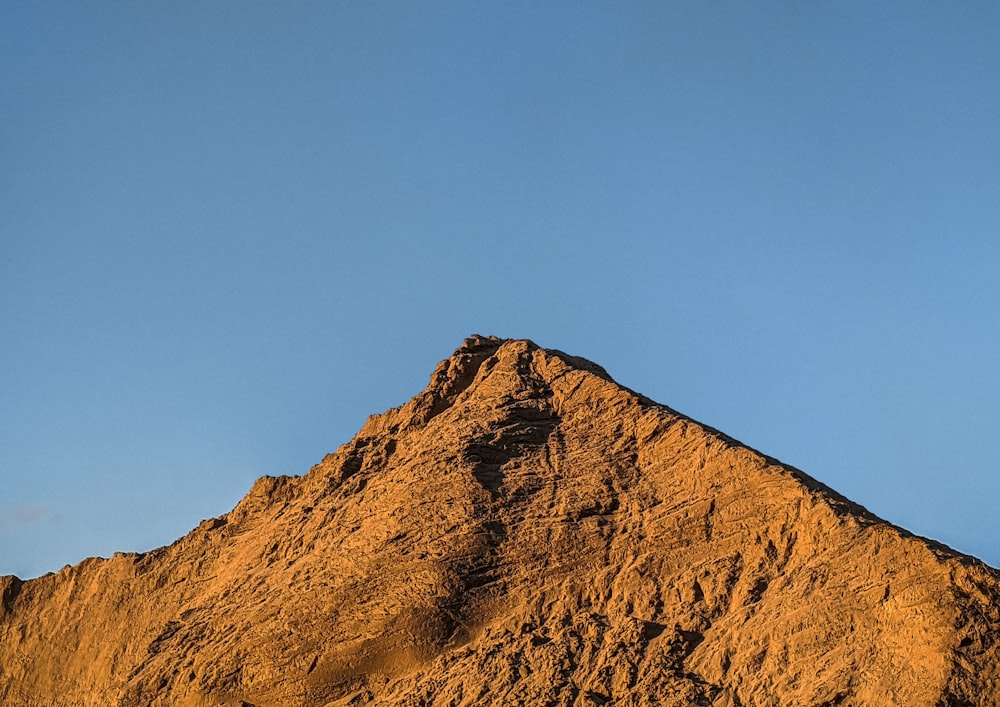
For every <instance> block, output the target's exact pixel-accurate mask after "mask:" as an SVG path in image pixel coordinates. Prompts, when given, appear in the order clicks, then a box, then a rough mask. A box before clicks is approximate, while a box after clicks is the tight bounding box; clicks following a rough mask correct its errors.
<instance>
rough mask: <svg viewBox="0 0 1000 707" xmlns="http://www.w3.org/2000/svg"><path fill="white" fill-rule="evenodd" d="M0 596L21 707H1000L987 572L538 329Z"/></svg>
mask: <svg viewBox="0 0 1000 707" xmlns="http://www.w3.org/2000/svg"><path fill="white" fill-rule="evenodd" d="M0 593H2V603H0V704H3V705H10V706H12V707H15V706H16V707H35V706H39V707H40V706H42V705H44V706H46V707H51V706H59V705H66V706H69V705H74V706H76V705H83V706H87V707H90V706H93V707H98V706H100V707H106V706H108V705H117V706H118V707H131V706H135V707H138V706H146V705H187V706H190V707H195V706H202V705H205V706H207V705H220V704H227V705H243V706H244V707H245V706H246V705H254V706H258V707H268V706H272V705H273V706H279V705H280V706H313V705H315V706H327V707H332V706H334V705H337V706H345V707H346V706H352V707H353V706H358V705H367V704H379V705H442V706H444V705H450V706H456V707H457V706H459V705H468V706H472V705H558V706H563V705H565V706H566V707H570V706H582V705H669V706H672V705H676V706H681V705H684V706H687V705H714V706H715V707H772V706H779V705H781V706H786V705H787V706H795V707H834V706H836V705H844V706H847V705H852V706H860V705H871V706H875V705H878V706H880V707H882V706H887V705H898V706H900V707H924V706H926V707H958V706H973V705H974V706H977V707H989V706H995V705H1000V648H998V640H1000V638H998V637H1000V573H998V572H997V571H996V570H993V569H991V568H989V567H987V566H985V565H984V564H982V563H981V562H979V561H978V560H975V559H973V558H971V557H967V556H963V555H961V554H959V553H956V552H954V551H952V550H950V549H948V548H946V547H944V546H942V545H939V544H937V543H934V542H931V541H928V540H925V539H922V538H919V537H915V536H913V535H911V534H910V533H908V532H906V531H904V530H902V529H900V528H897V527H895V526H893V525H890V524H889V523H886V522H884V521H882V520H880V519H878V518H876V517H874V516H873V515H871V514H870V513H868V512H867V511H865V510H864V509H863V508H861V507H860V506H857V505H855V504H853V503H851V502H850V501H848V500H847V499H845V498H843V497H842V496H840V495H838V494H837V493H835V492H834V491H832V490H831V489H829V488H827V487H826V486H824V485H822V484H820V483H818V482H817V481H815V480H813V479H811V478H810V477H808V476H806V475H805V474H803V473H802V472H800V471H798V470H796V469H793V468H790V467H788V466H784V465H782V464H781V463H779V462H777V461H775V460H774V459H771V458H769V457H766V456H764V455H762V454H760V453H758V452H756V451H754V450H752V449H749V448H747V447H745V446H743V445H741V444H739V443H738V442H736V441H735V440H733V439H731V438H729V437H727V436H725V435H724V434H722V433H720V432H718V431H716V430H713V429H711V428H709V427H706V426H704V425H702V424H699V423H698V422H695V421H694V420H691V419H689V418H687V417H684V416H683V415H681V414H678V413H677V412H675V411H673V410H671V409H669V408H667V407H664V406H662V405H659V404H656V403H654V402H652V401H651V400H649V399H647V398H645V397H643V396H641V395H638V394H636V393H634V392H632V391H630V390H628V389H626V388H623V387H622V386H620V385H618V384H617V383H615V382H614V381H613V380H612V379H611V377H610V376H608V374H607V373H606V372H605V371H604V370H603V369H602V368H600V367H599V366H597V365H595V364H593V363H590V362H588V361H585V360H583V359H580V358H575V357H573V356H568V355H566V354H564V353H561V352H559V351H552V350H546V349H542V348H539V347H538V346H536V345H535V344H533V343H532V342H530V341H512V340H500V339H496V338H486V337H479V336H474V337H471V338H470V339H468V340H466V342H465V343H464V344H463V345H462V346H461V347H460V348H459V349H458V350H457V351H455V353H454V354H453V355H452V356H451V357H450V358H448V359H447V360H445V361H443V362H442V363H441V364H440V365H439V366H438V367H437V369H436V370H435V371H434V373H433V375H432V376H431V382H430V385H429V386H428V387H427V389H426V390H424V391H423V392H421V393H420V394H419V395H417V396H416V397H415V398H413V399H412V400H410V401H409V402H408V403H406V404H405V405H403V406H402V407H399V408H394V409H392V410H389V411H388V412H385V413H383V414H381V415H375V416H372V417H371V418H369V419H368V421H367V422H366V423H365V425H364V426H363V427H362V429H361V431H360V432H359V433H358V435H357V436H356V437H355V438H354V439H353V440H352V441H351V442H349V443H347V444H345V445H343V446H342V447H341V448H340V449H338V450H337V452H336V453H334V454H331V455H329V456H327V457H326V458H325V459H323V461H322V462H321V463H319V464H318V465H316V466H315V467H313V468H312V469H311V470H310V471H309V472H308V473H307V474H305V475H304V476H301V477H277V478H273V477H264V478H261V479H259V480H258V481H257V482H256V483H255V484H254V486H253V488H252V489H251V491H250V492H249V494H248V495H247V496H246V498H244V499H243V500H242V501H241V502H240V503H239V505H237V506H236V508H235V509H233V510H232V511H231V512H229V513H227V514H225V515H223V516H221V517H219V518H215V519H211V520H206V521H203V522H202V523H201V525H199V527H198V528H196V529H195V530H193V531H192V532H191V533H189V534H188V535H187V536H185V537H184V538H181V539H180V540H178V541H176V542H175V543H174V544H172V545H170V546H169V547H164V548H160V549H157V550H153V551H152V552H148V553H143V554H116V555H115V556H114V557H112V558H111V559H107V560H105V559H89V560H85V561H84V562H82V563H80V564H79V565H77V566H75V567H72V568H66V569H64V570H62V571H60V572H59V573H57V574H49V575H46V576H44V577H40V578H38V579H34V580H30V581H21V580H19V579H17V578H16V577H2V578H0Z"/></svg>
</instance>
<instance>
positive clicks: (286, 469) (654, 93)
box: [0, 2, 1000, 577]
mask: <svg viewBox="0 0 1000 707" xmlns="http://www.w3.org/2000/svg"><path fill="white" fill-rule="evenodd" d="M0 108H2V120H0V574H5V573H16V574H19V575H21V576H22V577H30V576H34V575H38V574H41V573H43V572H46V571H50V570H58V569H59V568H60V567H61V566H62V565H64V564H66V563H76V562H78V561H80V560H81V559H83V558H84V557H86V556H88V555H104V556H107V555H110V554H111V553H113V552H114V551H115V550H146V549H150V548H152V547H155V546H157V545H161V544H165V543H168V542H170V541H172V540H173V539H175V538H176V537H178V536H180V535H182V534H184V533H185V532H187V531H188V530H189V529H190V528H192V527H193V526H194V525H196V524H197V522H198V521H199V520H200V519H202V518H206V517H210V516H215V515H220V514H222V513H224V512H226V511H228V510H229V509H230V508H231V507H232V506H233V505H234V504H235V503H236V502H237V501H238V499H239V498H240V497H241V496H242V495H243V494H244V493H245V492H246V491H247V490H248V489H249V487H250V485H251V484H252V482H253V480H254V479H255V478H256V477H257V476H260V475H262V474H283V473H289V474H300V473H304V472H306V471H307V470H308V469H309V467H310V466H311V465H312V464H314V463H316V462H318V461H319V460H320V459H321V458H322V457H323V455H324V454H325V453H327V452H330V451H333V450H334V449H336V447H337V446H338V445H340V444H342V443H343V442H345V441H347V440H348V439H350V438H351V437H352V436H353V434H354V433H355V432H356V431H357V429H358V428H359V427H360V426H361V424H362V423H363V421H364V420H365V418H366V417H367V416H368V415H369V414H371V413H375V412H381V411H382V410H384V409H386V408H388V407H390V406H394V405H399V404H401V403H403V402H405V401H406V400H407V399H408V398H409V397H410V396H412V395H414V394H415V393H417V392H418V391H419V390H421V389H422V388H423V387H424V386H425V385H426V382H427V377H428V375H429V374H430V372H431V370H432V369H433V367H434V365H435V364H436V362H437V361H438V360H439V359H442V358H445V357H447V356H448V355H449V354H450V353H451V351H452V350H453V349H454V348H455V347H456V346H458V345H459V344H460V343H461V340H462V339H463V338H464V337H465V336H467V335H468V334H470V333H473V332H478V333H483V334H496V335H500V336H506V337H516V338H522V337H524V338H531V339H534V340H535V341H536V342H537V343H539V344H540V345H542V346H548V347H553V348H559V349H563V350H565V351H568V352H570V353H573V354H577V355H582V356H586V357H587V358H590V359H592V360H594V361H597V362H598V363H600V364H602V365H603V366H604V367H605V368H607V369H608V371H609V372H610V373H611V374H612V375H613V376H615V377H616V378H617V379H618V380H619V381H620V382H622V383H623V384H625V385H627V386H629V387H631V388H634V389H637V390H639V391H641V392H643V393H646V394H647V395H649V396H650V397H652V398H654V399H656V400H659V401H660V402H663V403H666V404H669V405H671V406H673V407H675V408H676V409H678V410H680V411H682V412H684V413H686V414H689V415H691V416H693V417H695V418H697V419H700V420H702V421H704V422H706V423H708V424H710V425H712V426H715V427H718V428H720V429H722V430H724V431H725V432H727V433H729V434H730V435H732V436H734V437H736V438H738V439H740V440H742V441H743V442H745V443H746V444H749V445H751V446H753V447H755V448H757V449H760V450H762V451H764V452H766V453H768V454H771V455H773V456H775V457H778V458H779V459H781V460H783V461H785V462H787V463H789V464H793V465H795V466H798V467H799V468H801V469H803V470H805V471H806V472H808V473H809V474H811V475H813V476H815V477H817V478H818V479H820V480H821V481H823V482H825V483H827V484H829V485H831V486H833V487H834V488H836V489H838V490H839V491H841V492H843V493H844V494H846V495H848V496H849V497H851V498H853V499H854V500H856V501H858V502H860V503H862V504H864V505H866V506H867V507H868V508H869V509H871V510H872V511H874V512H875V513H878V514H879V515H881V516H883V517H885V518H887V519H889V520H891V521H893V522H896V523H898V524H901V525H903V526H905V527H907V528H909V529H911V530H913V531H914V532H916V533H919V534H921V535H927V536H930V537H933V538H936V539H939V540H941V541H943V542H946V543H948V544H950V545H952V546H954V547H956V548H958V549H960V550H962V551H965V552H969V553H973V554H976V555H978V556H980V557H982V558H984V559H985V560H987V561H988V562H990V563H991V564H993V565H994V566H997V565H1000V514H998V512H997V501H998V498H1000V480H998V476H997V471H998V461H997V454H996V441H997V424H998V420H1000V372H998V361H1000V285H998V282H1000V277H998V272H1000V127H998V126H1000V5H998V4H997V3H992V2H963V3H910V2H907V3H870V2H864V3H862V2H858V3H851V2H843V3H802V2H788V3H770V4H761V3H742V2H732V3H726V2H718V3H693V2H685V3H664V2H650V3H593V4H590V3H579V2H572V3H565V4H562V3H557V2H551V3H548V2H547V3H535V2H525V3H516V2H515V3H510V2H495V3H490V2H487V3H469V2H454V3H441V2H427V3H423V2H421V3H410V2H397V3H380V2H373V3H367V2H365V3H362V2H352V3H347V2H343V3H332V2H331V3H292V4H289V3H273V4H270V5H263V4H257V3H243V2H240V3H236V2H222V3H211V4H206V3H201V2H198V3H194V2H191V3H188V2H169V3H132V2H121V3H100V2H88V3H71V2H62V3H59V2H53V3H35V2H23V3H6V4H5V6H4V8H3V10H2V11H0Z"/></svg>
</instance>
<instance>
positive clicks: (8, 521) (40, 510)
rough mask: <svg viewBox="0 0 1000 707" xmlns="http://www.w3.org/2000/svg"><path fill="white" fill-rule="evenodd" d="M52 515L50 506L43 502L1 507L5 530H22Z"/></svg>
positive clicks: (0, 516) (0, 511)
mask: <svg viewBox="0 0 1000 707" xmlns="http://www.w3.org/2000/svg"><path fill="white" fill-rule="evenodd" d="M50 516H51V512H50V511H49V509H48V507H47V506H44V505H42V504H41V503H22V504H21V505H19V506H13V507H10V508H0V526H3V528H4V529H5V530H21V529H23V528H26V527H28V526H30V525H34V524H35V523H41V522H42V521H44V520H45V519H46V518H48V517H50Z"/></svg>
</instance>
